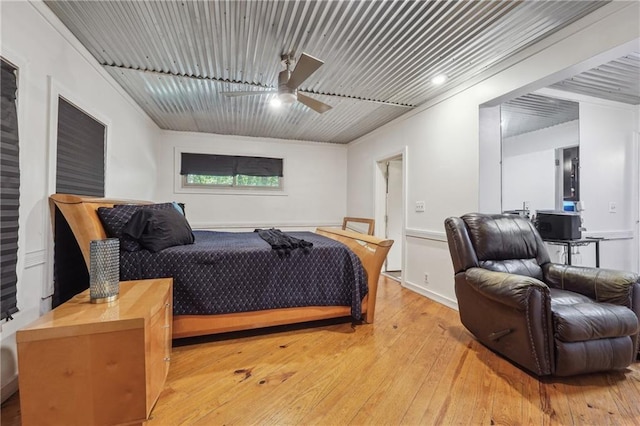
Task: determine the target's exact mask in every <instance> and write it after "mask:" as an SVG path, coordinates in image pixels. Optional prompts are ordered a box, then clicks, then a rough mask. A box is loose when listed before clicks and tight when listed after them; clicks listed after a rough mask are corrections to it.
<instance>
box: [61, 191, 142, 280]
mask: <svg viewBox="0 0 640 426" xmlns="http://www.w3.org/2000/svg"><path fill="white" fill-rule="evenodd" d="M49 204H50V208H51V210H52V213H53V209H54V208H55V207H57V208H58V209H59V210H60V213H62V215H63V216H64V218H65V219H66V220H67V223H68V224H69V227H70V228H71V231H72V232H73V235H74V236H75V237H76V241H77V242H78V246H79V247H80V250H81V251H82V257H84V261H85V263H86V264H87V270H88V269H89V242H90V241H91V240H102V239H105V238H107V234H106V232H105V230H104V227H103V226H102V222H100V218H99V217H98V212H97V210H98V207H113V206H114V205H115V204H151V203H150V202H149V201H137V200H118V199H109V198H98V197H84V196H78V195H70V194H53V195H52V196H50V197H49ZM51 217H53V214H52V216H51Z"/></svg>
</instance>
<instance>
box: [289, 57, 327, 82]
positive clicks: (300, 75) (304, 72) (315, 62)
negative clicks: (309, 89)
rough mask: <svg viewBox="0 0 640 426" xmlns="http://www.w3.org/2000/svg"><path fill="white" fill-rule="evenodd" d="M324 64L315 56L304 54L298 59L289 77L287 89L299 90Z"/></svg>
mask: <svg viewBox="0 0 640 426" xmlns="http://www.w3.org/2000/svg"><path fill="white" fill-rule="evenodd" d="M322 64H324V62H322V61H321V60H320V59H316V58H314V57H313V56H310V55H307V54H306V53H303V54H302V55H300V59H298V63H297V64H296V67H295V68H294V69H293V72H292V73H291V77H289V81H288V82H287V87H289V88H290V89H297V88H298V86H300V85H301V84H302V83H303V82H304V81H305V80H306V79H307V78H308V77H309V76H310V75H311V74H313V73H314V72H315V71H316V70H317V69H318V68H320V67H321V66H322Z"/></svg>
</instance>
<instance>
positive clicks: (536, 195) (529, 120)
mask: <svg viewBox="0 0 640 426" xmlns="http://www.w3.org/2000/svg"><path fill="white" fill-rule="evenodd" d="M500 118H501V133H502V135H501V139H502V209H503V211H509V212H513V213H519V214H521V215H524V216H528V217H529V216H530V215H531V214H533V213H534V212H535V211H536V210H570V211H574V210H576V203H577V202H578V201H580V148H579V145H580V143H579V140H580V131H579V104H578V102H573V101H569V100H564V99H559V98H555V97H551V96H546V95H542V94H539V93H529V94H526V95H524V96H520V97H518V98H516V99H512V100H510V101H508V102H505V103H503V104H502V105H501V108H500Z"/></svg>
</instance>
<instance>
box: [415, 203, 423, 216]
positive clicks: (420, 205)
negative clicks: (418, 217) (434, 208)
mask: <svg viewBox="0 0 640 426" xmlns="http://www.w3.org/2000/svg"><path fill="white" fill-rule="evenodd" d="M416 212H419V213H420V212H424V201H416Z"/></svg>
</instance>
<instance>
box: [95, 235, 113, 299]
mask: <svg viewBox="0 0 640 426" xmlns="http://www.w3.org/2000/svg"><path fill="white" fill-rule="evenodd" d="M89 264H90V271H89V297H90V299H91V303H105V302H112V301H114V300H116V299H117V298H118V293H119V292H120V240H119V239H118V238H107V239H105V240H92V241H91V242H90V243H89Z"/></svg>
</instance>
